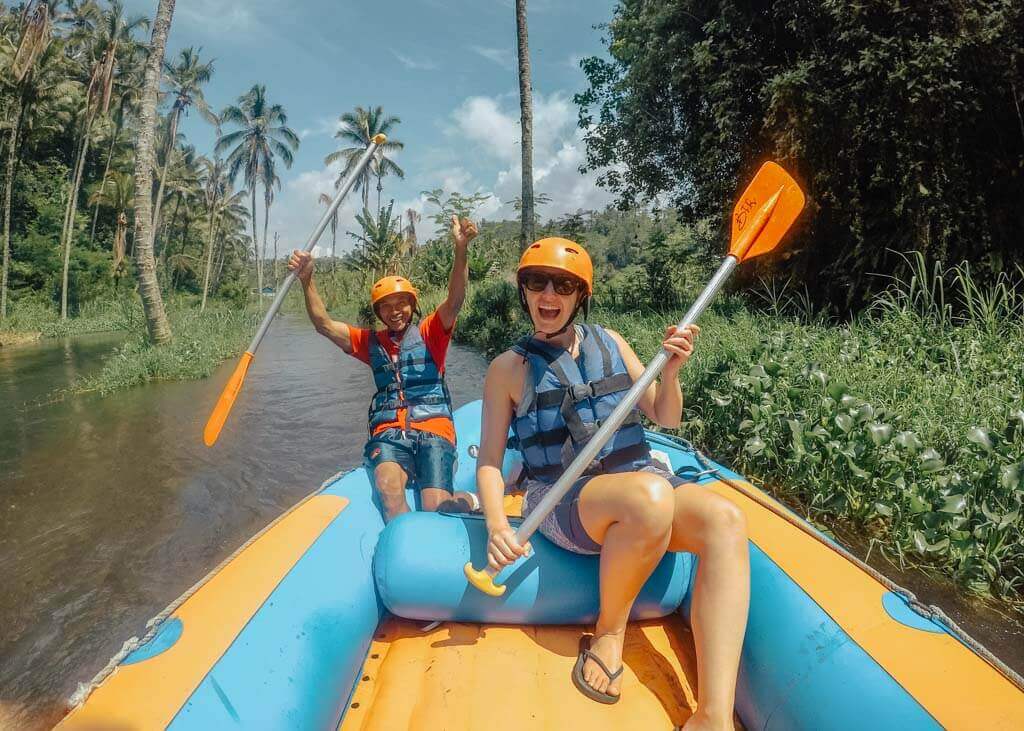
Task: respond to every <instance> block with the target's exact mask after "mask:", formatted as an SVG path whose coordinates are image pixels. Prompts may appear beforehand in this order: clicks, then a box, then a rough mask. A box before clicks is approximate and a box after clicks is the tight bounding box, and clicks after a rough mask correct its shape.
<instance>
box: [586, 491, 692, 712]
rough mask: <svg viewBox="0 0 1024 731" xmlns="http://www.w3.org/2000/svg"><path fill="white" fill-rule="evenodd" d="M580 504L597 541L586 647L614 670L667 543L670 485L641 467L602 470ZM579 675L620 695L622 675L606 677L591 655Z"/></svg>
mask: <svg viewBox="0 0 1024 731" xmlns="http://www.w3.org/2000/svg"><path fill="white" fill-rule="evenodd" d="M579 509H580V522H581V523H582V524H583V528H584V529H585V530H586V531H587V534H588V535H589V536H590V537H591V538H593V539H594V541H595V542H596V543H600V544H601V611H600V614H599V615H598V618H597V626H596V627H595V628H594V640H593V642H592V643H591V647H590V649H591V651H592V652H593V653H594V654H595V655H597V656H598V657H599V658H601V660H602V661H603V662H604V664H605V665H606V666H607V667H608V669H609V670H611V671H612V672H614V671H615V670H617V669H618V668H620V667H621V666H622V643H623V641H624V640H625V636H626V622H627V621H628V619H629V611H630V609H632V607H633V602H634V601H636V597H637V594H639V593H640V589H641V587H643V585H644V582H645V581H647V578H648V577H649V576H650V575H651V572H652V571H654V567H655V566H657V565H658V561H660V560H661V557H662V556H664V555H665V549H666V547H667V546H668V541H669V536H670V534H671V528H672V510H673V494H672V486H671V485H670V484H669V482H668V480H666V479H664V478H663V477H659V476H658V475H652V474H649V473H645V472H621V473H617V474H609V475H600V476H598V477H595V478H593V479H592V480H590V482H588V483H587V484H586V486H585V487H584V488H583V490H582V491H581V492H580V497H579ZM583 678H584V680H586V682H587V684H588V685H590V686H591V687H592V688H594V689H595V690H598V691H600V692H602V693H608V694H610V695H618V694H619V692H620V688H621V685H622V678H621V677H619V678H616V679H615V680H614V681H609V679H608V676H607V675H606V674H605V673H604V671H603V670H601V668H600V666H598V665H597V663H595V662H591V661H589V660H588V661H587V662H586V664H584V666H583Z"/></svg>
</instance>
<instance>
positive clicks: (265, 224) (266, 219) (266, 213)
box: [260, 196, 270, 309]
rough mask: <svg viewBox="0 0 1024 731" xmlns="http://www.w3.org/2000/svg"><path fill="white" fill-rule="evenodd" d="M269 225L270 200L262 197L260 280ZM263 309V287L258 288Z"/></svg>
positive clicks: (265, 257)
mask: <svg viewBox="0 0 1024 731" xmlns="http://www.w3.org/2000/svg"><path fill="white" fill-rule="evenodd" d="M269 225H270V198H269V197H267V196H264V197H263V252H262V255H261V256H260V279H261V280H262V279H263V262H265V261H266V260H267V227H268V226H269ZM262 307H263V287H260V308H261V309H262Z"/></svg>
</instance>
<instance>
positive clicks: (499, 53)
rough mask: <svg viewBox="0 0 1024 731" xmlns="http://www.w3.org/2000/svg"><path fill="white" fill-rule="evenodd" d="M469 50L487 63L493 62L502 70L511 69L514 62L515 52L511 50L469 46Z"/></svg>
mask: <svg viewBox="0 0 1024 731" xmlns="http://www.w3.org/2000/svg"><path fill="white" fill-rule="evenodd" d="M470 50H472V51H473V52H474V53H478V54H480V55H481V56H483V57H484V58H486V59H487V60H488V61H493V62H494V63H496V64H498V65H499V66H501V67H502V68H506V69H511V68H512V65H513V62H514V61H515V58H516V56H515V52H514V51H513V49H512V48H491V47H488V46H470Z"/></svg>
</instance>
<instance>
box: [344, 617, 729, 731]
mask: <svg viewBox="0 0 1024 731" xmlns="http://www.w3.org/2000/svg"><path fill="white" fill-rule="evenodd" d="M424 625H425V623H424V622H411V621H408V620H401V619H395V618H389V619H387V620H385V621H384V622H383V623H382V625H381V627H380V628H379V629H378V630H377V633H376V634H375V636H374V640H373V644H372V645H371V646H370V650H369V653H368V655H367V658H366V663H365V664H364V666H363V670H362V674H361V675H360V680H359V681H358V682H357V686H356V690H355V693H354V694H353V696H352V699H351V700H350V701H349V708H348V710H347V712H346V715H345V719H344V721H343V722H342V723H341V726H340V727H339V728H341V729H344V730H345V731H355V730H356V729H359V730H360V731H394V730H395V729H423V730H424V731H426V730H427V729H429V730H430V731H438V730H443V731H448V730H451V731H457V730H460V729H466V730H467V731H469V730H473V731H477V730H478V729H484V731H504V730H505V729H509V730H510V731H511V730H513V729H515V730H516V731H520V730H524V729H571V728H586V729H595V730H598V729H666V731H668V730H669V729H672V728H674V727H677V726H680V725H682V724H683V723H685V722H686V720H687V719H688V718H689V717H690V715H691V714H692V712H693V709H694V708H695V706H696V695H695V693H694V689H695V688H696V677H697V662H696V658H695V656H694V649H693V636H692V635H691V634H690V631H689V630H688V629H687V627H686V625H685V624H684V623H683V621H682V619H681V618H679V617H678V616H676V615H673V616H671V617H666V618H664V619H661V620H656V621H650V622H641V623H633V624H631V625H630V626H629V629H628V631H627V633H626V644H625V652H624V658H623V659H624V661H625V666H626V671H625V675H624V678H625V679H624V681H623V684H622V699H621V700H620V701H619V702H618V703H616V704H615V705H611V706H606V705H603V704H601V703H597V702H595V701H592V700H590V699H589V698H586V697H585V696H583V695H582V694H581V693H580V692H579V691H578V690H576V688H575V686H573V684H572V679H571V677H570V675H571V672H572V667H573V665H574V664H575V662H576V653H577V647H578V644H579V638H580V635H581V634H582V633H583V632H584V631H585V629H586V628H583V627H573V626H569V627H564V626H563V627H555V626H525V627H518V626H517V627H513V626H503V625H478V624H460V623H445V624H442V625H440V626H438V627H437V628H435V629H433V630H430V631H429V632H423V631H421V629H420V628H421V627H422V626H424ZM736 728H741V727H740V726H739V724H738V723H737V725H736Z"/></svg>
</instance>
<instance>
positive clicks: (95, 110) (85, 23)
mask: <svg viewBox="0 0 1024 731" xmlns="http://www.w3.org/2000/svg"><path fill="white" fill-rule="evenodd" d="M74 19H75V22H76V23H77V24H78V26H79V28H78V29H76V31H75V33H74V34H73V35H75V36H76V37H79V38H81V39H82V42H83V45H84V46H85V49H86V56H87V58H89V60H90V61H89V69H90V73H89V84H88V87H87V88H86V93H85V100H84V103H83V106H82V117H83V119H82V130H83V131H82V142H81V145H80V147H79V153H78V160H77V162H76V165H75V171H74V179H73V180H72V183H71V188H70V190H69V192H68V205H67V212H66V217H65V225H64V233H63V240H62V241H61V244H62V245H63V248H64V274H63V279H62V284H61V296H60V316H61V319H62V320H66V319H67V316H68V268H69V264H70V260H71V244H72V240H73V239H74V229H75V213H76V212H77V210H78V193H79V190H80V189H81V187H82V172H83V170H84V168H85V159H86V156H87V155H88V152H89V141H90V132H91V130H92V123H93V121H94V119H95V118H96V115H97V114H106V113H107V111H108V110H109V108H110V98H111V95H112V93H113V84H114V73H115V69H116V67H117V64H118V61H119V59H120V58H121V56H126V55H127V56H130V55H132V54H133V53H134V52H135V43H136V41H135V38H134V33H135V31H136V29H138V28H145V27H148V25H149V21H148V20H147V19H146V18H143V17H142V16H134V17H131V18H126V17H125V15H124V6H123V5H122V4H121V2H120V0H112V2H111V4H110V8H109V9H107V10H106V11H101V10H100V9H99V7H98V6H96V5H94V4H92V3H91V2H84V3H82V4H81V5H80V6H78V7H77V11H76V13H75V16H74Z"/></svg>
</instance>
